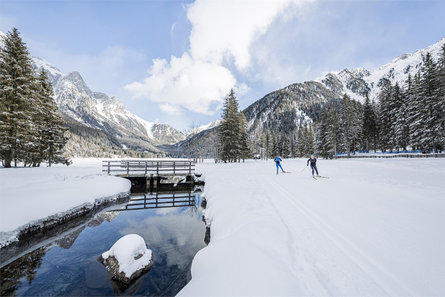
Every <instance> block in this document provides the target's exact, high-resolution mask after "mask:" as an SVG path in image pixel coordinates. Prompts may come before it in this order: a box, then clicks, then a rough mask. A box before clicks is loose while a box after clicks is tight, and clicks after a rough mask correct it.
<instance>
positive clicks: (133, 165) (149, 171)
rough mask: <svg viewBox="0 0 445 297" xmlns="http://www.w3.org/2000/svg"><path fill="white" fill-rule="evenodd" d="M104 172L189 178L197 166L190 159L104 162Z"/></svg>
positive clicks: (126, 175) (127, 175)
mask: <svg viewBox="0 0 445 297" xmlns="http://www.w3.org/2000/svg"><path fill="white" fill-rule="evenodd" d="M102 171H103V172H106V173H108V174H110V175H116V176H123V177H131V176H150V175H154V176H187V175H192V174H193V173H194V172H195V164H194V163H193V161H192V160H188V159H177V160H172V159H167V160H165V159H139V160H138V159H134V160H104V161H102Z"/></svg>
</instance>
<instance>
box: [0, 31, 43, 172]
mask: <svg viewBox="0 0 445 297" xmlns="http://www.w3.org/2000/svg"><path fill="white" fill-rule="evenodd" d="M33 90H34V77H33V70H32V66H31V59H30V57H29V52H28V50H27V49H26V46H25V44H24V43H23V41H22V39H21V37H20V35H19V32H18V30H17V29H16V28H13V29H12V31H11V32H8V33H7V35H6V38H5V39H4V47H2V48H0V158H2V159H3V160H4V166H5V167H11V163H12V161H15V164H16V165H17V160H20V159H26V158H27V157H28V153H29V151H30V150H31V148H32V144H33V143H35V142H36V140H37V139H36V135H35V133H34V132H35V130H34V129H33V123H32V120H33V114H32V112H33V108H32V107H33V105H34V103H33V102H32V100H33V98H34V94H33Z"/></svg>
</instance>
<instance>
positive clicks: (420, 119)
mask: <svg viewBox="0 0 445 297" xmlns="http://www.w3.org/2000/svg"><path fill="white" fill-rule="evenodd" d="M420 93H421V91H420V72H418V73H417V74H416V76H415V77H414V80H413V81H412V83H411V84H410V87H409V88H408V91H407V93H406V95H407V101H408V123H409V125H408V129H409V139H410V143H411V146H412V147H413V148H415V149H420V148H422V144H421V138H422V134H423V130H424V124H425V120H426V119H425V117H426V113H425V112H424V107H425V103H424V100H423V98H422V96H421V95H420Z"/></svg>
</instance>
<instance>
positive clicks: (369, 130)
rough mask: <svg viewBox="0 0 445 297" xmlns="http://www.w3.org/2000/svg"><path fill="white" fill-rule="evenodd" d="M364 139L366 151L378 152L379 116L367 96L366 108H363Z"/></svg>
mask: <svg viewBox="0 0 445 297" xmlns="http://www.w3.org/2000/svg"><path fill="white" fill-rule="evenodd" d="M362 130H363V138H364V147H365V150H366V151H369V150H371V149H373V150H374V151H375V150H376V141H375V139H376V133H377V116H376V114H375V111H374V108H373V107H372V105H371V102H370V101H369V97H368V95H366V100H365V106H364V107H363V127H362Z"/></svg>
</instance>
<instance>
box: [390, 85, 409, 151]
mask: <svg viewBox="0 0 445 297" xmlns="http://www.w3.org/2000/svg"><path fill="white" fill-rule="evenodd" d="M408 79H409V80H410V79H411V78H410V77H408ZM407 98H408V95H407V92H406V91H402V90H400V88H399V85H398V84H396V85H395V87H394V95H393V100H395V110H394V112H395V120H394V122H393V127H392V131H393V133H394V142H393V144H394V147H395V148H396V149H397V150H399V148H402V149H403V150H406V147H407V146H408V143H409V126H408V122H407V116H408V104H407V102H408V99H407Z"/></svg>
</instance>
